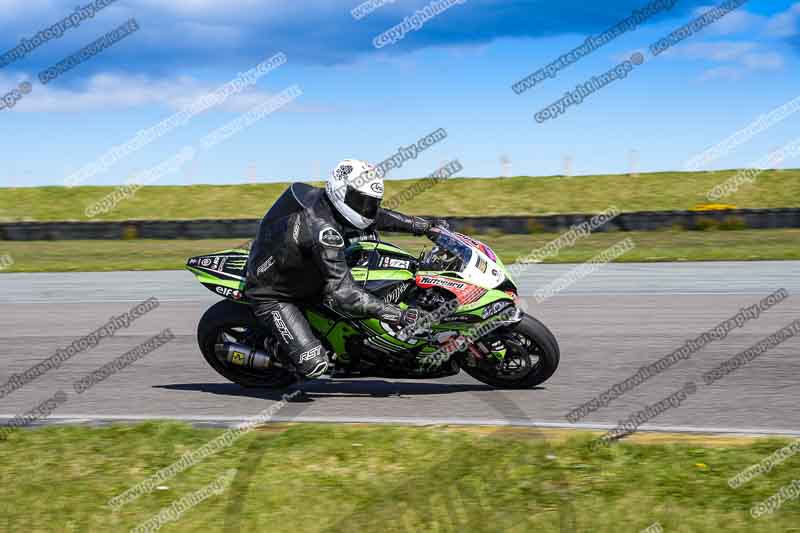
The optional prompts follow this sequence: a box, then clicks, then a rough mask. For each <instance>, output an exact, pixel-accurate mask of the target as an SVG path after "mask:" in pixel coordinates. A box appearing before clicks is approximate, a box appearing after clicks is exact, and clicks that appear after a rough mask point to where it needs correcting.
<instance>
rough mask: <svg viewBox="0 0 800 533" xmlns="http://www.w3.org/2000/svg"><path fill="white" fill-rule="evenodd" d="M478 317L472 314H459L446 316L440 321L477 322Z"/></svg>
mask: <svg viewBox="0 0 800 533" xmlns="http://www.w3.org/2000/svg"><path fill="white" fill-rule="evenodd" d="M478 320H479V319H478V317H476V316H474V315H461V316H451V317H447V318H445V319H444V320H442V322H477V321H478Z"/></svg>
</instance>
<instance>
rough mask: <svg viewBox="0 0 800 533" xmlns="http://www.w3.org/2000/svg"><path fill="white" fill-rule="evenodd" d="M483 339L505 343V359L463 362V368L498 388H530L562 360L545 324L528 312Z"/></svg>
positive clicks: (550, 373)
mask: <svg viewBox="0 0 800 533" xmlns="http://www.w3.org/2000/svg"><path fill="white" fill-rule="evenodd" d="M481 341H482V342H484V343H486V344H491V345H494V346H495V347H500V346H501V345H502V347H503V348H504V349H505V350H506V354H505V357H504V358H503V360H502V361H497V360H484V361H477V362H476V363H477V364H472V365H470V364H468V363H467V362H466V361H463V362H462V364H461V368H463V369H464V371H465V372H467V374H469V375H470V376H472V377H473V378H475V379H477V380H478V381H482V382H483V383H486V384H487V385H491V386H492V387H495V388H497V389H530V388H533V387H536V386H537V385H541V384H542V383H544V382H545V381H547V380H548V379H549V378H550V376H552V375H553V373H554V372H555V371H556V369H557V368H558V363H559V360H560V359H561V353H560V351H559V348H558V342H557V341H556V338H555V337H554V336H553V334H552V333H551V332H550V330H549V329H547V327H546V326H545V325H544V324H542V323H541V322H539V321H538V320H536V319H535V318H533V317H531V316H528V315H523V317H522V320H521V321H520V322H518V323H517V324H515V325H513V326H510V327H507V328H501V329H498V330H496V331H494V332H492V333H490V334H489V335H487V336H486V337H484V338H483V339H481Z"/></svg>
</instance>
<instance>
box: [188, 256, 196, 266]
mask: <svg viewBox="0 0 800 533" xmlns="http://www.w3.org/2000/svg"><path fill="white" fill-rule="evenodd" d="M196 264H197V258H196V257H192V258H191V259H189V265H196Z"/></svg>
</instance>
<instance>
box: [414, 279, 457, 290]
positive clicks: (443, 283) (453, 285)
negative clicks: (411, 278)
mask: <svg viewBox="0 0 800 533" xmlns="http://www.w3.org/2000/svg"><path fill="white" fill-rule="evenodd" d="M419 283H420V284H422V285H435V286H437V287H445V288H448V289H458V290H462V289H464V287H466V286H467V285H466V283H461V282H460V281H453V280H450V279H446V278H435V277H432V276H422V278H421V279H420V280H419Z"/></svg>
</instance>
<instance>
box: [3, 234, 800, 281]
mask: <svg viewBox="0 0 800 533" xmlns="http://www.w3.org/2000/svg"><path fill="white" fill-rule="evenodd" d="M558 236H559V235H558V234H555V233H541V234H534V235H488V236H487V235H478V236H476V238H478V239H480V240H482V241H484V242H486V243H487V244H489V245H490V246H492V248H493V249H494V250H495V252H497V253H498V254H499V255H500V257H501V258H502V259H503V261H504V262H506V264H511V263H514V262H516V261H517V259H518V258H519V257H521V256H525V255H528V254H530V253H531V252H532V251H533V250H535V249H538V248H540V247H542V246H544V245H546V244H547V243H548V242H550V241H551V240H553V239H556V238H558ZM628 237H630V238H631V239H633V241H634V243H635V244H636V248H634V249H633V250H631V251H630V252H628V253H626V254H625V255H623V256H621V257H620V258H619V259H618V261H619V262H651V261H653V262H654V261H720V260H731V261H732V260H743V261H751V260H779V259H784V260H785V259H796V260H797V259H800V230H797V229H785V230H742V231H656V232H625V233H622V232H614V233H595V234H593V235H591V236H589V237H588V238H586V239H582V240H580V241H578V242H577V244H576V245H575V246H574V247H572V248H565V249H563V250H561V253H559V254H558V255H557V256H555V257H552V258H548V259H547V260H546V261H545V262H548V263H557V262H561V263H579V262H583V261H586V260H588V259H591V258H592V257H593V256H594V255H596V254H598V253H600V252H601V251H603V250H605V249H606V248H608V247H609V246H612V245H614V244H616V243H617V242H619V241H621V240H622V239H625V238H628ZM384 238H385V239H386V240H387V241H389V242H392V243H395V244H397V245H398V246H401V247H403V248H404V249H405V250H407V251H409V252H411V253H418V252H419V251H420V250H421V249H422V247H423V246H427V247H429V248H430V241H428V240H427V239H424V238H414V237H406V236H388V235H386V236H384ZM240 244H242V242H241V241H237V240H230V239H216V240H193V241H189V240H165V241H158V240H146V239H143V240H135V241H32V242H28V241H21V242H18V241H6V242H0V255H2V254H4V253H8V254H10V256H11V257H12V258H13V259H14V264H13V265H12V266H11V267H10V268H7V269H5V270H3V271H2V272H70V271H73V272H77V271H111V270H171V269H180V268H183V266H184V265H185V264H186V259H187V258H189V257H191V256H193V255H201V254H206V253H211V252H215V251H219V250H224V249H226V248H230V247H232V246H236V245H240Z"/></svg>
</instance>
